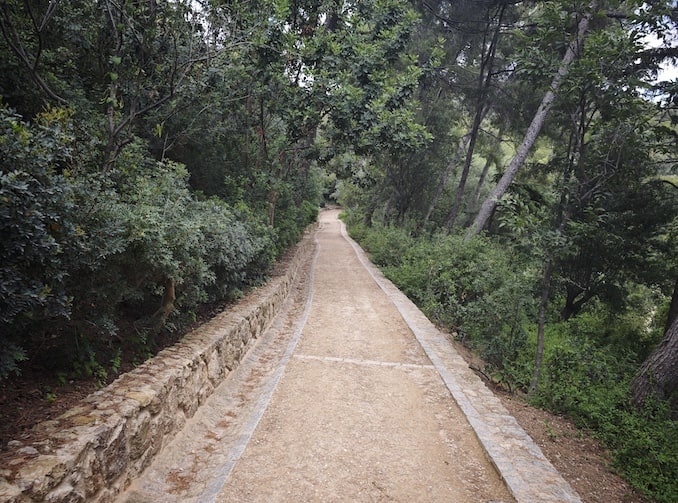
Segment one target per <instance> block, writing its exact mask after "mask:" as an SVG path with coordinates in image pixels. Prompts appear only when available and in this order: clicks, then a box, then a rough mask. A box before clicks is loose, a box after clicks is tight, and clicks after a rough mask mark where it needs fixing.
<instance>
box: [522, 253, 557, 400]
mask: <svg viewBox="0 0 678 503" xmlns="http://www.w3.org/2000/svg"><path fill="white" fill-rule="evenodd" d="M552 275H553V262H551V260H549V261H548V262H547V263H546V267H545V268H544V282H543V284H542V290H541V301H540V303H539V322H538V326H537V351H536V353H535V357H534V372H533V373H532V380H531V381H530V388H529V390H528V395H529V396H532V395H534V393H535V391H537V387H538V386H539V379H540V377H541V366H542V361H543V359H544V330H545V328H546V307H547V305H548V301H549V295H550V293H551V276H552Z"/></svg>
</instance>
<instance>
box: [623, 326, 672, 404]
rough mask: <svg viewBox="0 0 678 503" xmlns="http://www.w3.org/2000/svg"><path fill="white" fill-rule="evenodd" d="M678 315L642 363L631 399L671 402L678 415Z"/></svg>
mask: <svg viewBox="0 0 678 503" xmlns="http://www.w3.org/2000/svg"><path fill="white" fill-rule="evenodd" d="M677 388H678V318H674V320H673V323H671V326H670V327H669V329H668V330H667V331H666V333H665V334H664V337H663V338H662V340H661V341H660V342H659V344H658V345H657V347H656V348H655V350H654V351H652V353H651V354H650V356H648V357H647V359H646V360H645V361H644V362H643V364H642V365H641V367H640V370H638V373H637V374H636V377H635V378H634V379H633V382H632V383H631V393H632V395H631V400H632V402H633V404H634V405H635V406H636V407H639V408H640V407H642V406H643V405H644V404H645V402H646V401H647V400H648V399H650V398H656V399H657V400H659V401H663V402H666V401H668V402H670V406H671V411H672V416H673V417H676V416H677V415H678V393H676V389H677Z"/></svg>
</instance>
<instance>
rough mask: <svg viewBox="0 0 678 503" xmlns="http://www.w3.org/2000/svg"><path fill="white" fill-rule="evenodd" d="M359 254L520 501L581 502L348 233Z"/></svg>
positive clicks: (449, 345) (539, 450) (448, 345)
mask: <svg viewBox="0 0 678 503" xmlns="http://www.w3.org/2000/svg"><path fill="white" fill-rule="evenodd" d="M341 226H342V227H341V232H342V235H343V236H344V238H345V239H346V240H347V241H348V242H349V243H351V245H352V246H353V249H354V250H355V252H356V254H357V256H358V258H359V259H360V261H361V262H362V264H363V265H364V266H365V268H366V269H367V270H368V272H369V273H370V275H371V276H372V278H373V279H374V281H375V282H376V283H377V285H379V287H380V288H381V289H382V290H383V291H384V293H385V294H386V295H387V296H388V297H389V299H391V301H392V302H393V303H394V304H395V306H396V307H397V309H398V311H399V312H400V314H401V316H402V317H403V319H404V320H405V322H406V323H407V325H408V326H409V327H410V330H412V332H413V333H414V335H415V337H416V338H417V340H418V341H419V343H420V344H421V346H422V348H423V349H424V351H425V352H426V354H427V356H428V357H429V359H430V360H431V362H432V363H433V365H434V366H435V368H436V369H437V370H438V372H439V373H440V375H441V377H442V378H443V381H444V382H445V384H446V386H447V388H448V389H449V390H450V393H451V394H452V396H453V397H454V399H455V401H456V402H457V404H458V405H459V407H460V408H461V410H462V411H463V412H464V414H465V415H466V418H467V419H468V422H469V423H470V425H471V427H472V428H473V430H474V431H475V433H476V436H477V437H478V440H479V441H480V444H481V445H482V446H483V449H485V453H486V454H487V456H488V458H489V459H490V461H491V462H492V464H493V465H494V466H495V468H496V469H497V471H498V472H499V475H500V476H501V477H502V478H503V480H504V481H505V483H506V485H507V487H508V489H509V491H510V492H511V494H512V495H513V497H514V498H515V499H516V501H517V502H518V503H535V502H539V503H581V499H580V497H579V495H578V494H577V493H576V492H575V491H574V489H572V487H571V486H570V485H569V484H568V483H567V481H565V479H563V477H562V475H560V473H559V472H558V471H557V470H556V469H555V468H554V467H553V465H552V464H551V463H550V462H549V460H548V459H546V457H545V456H544V454H543V453H542V452H541V449H540V448H539V446H537V444H536V443H535V442H534V440H532V438H531V437H530V436H529V435H527V433H525V430H523V429H522V428H521V427H520V425H519V424H518V422H517V421H516V419H515V418H514V417H513V416H511V415H510V414H509V413H508V411H507V410H506V409H505V408H504V406H503V405H502V403H501V401H500V400H499V399H498V398H497V397H496V396H494V394H493V393H492V392H491V391H490V390H489V389H488V388H487V387H486V386H485V384H484V383H483V382H482V380H481V379H480V378H479V377H478V376H477V375H476V374H475V373H474V372H473V371H472V370H471V369H469V367H468V365H467V364H466V362H465V361H464V359H463V358H462V357H461V356H460V355H459V354H458V353H457V352H456V351H455V349H454V347H453V346H452V344H450V341H449V340H448V339H447V336H446V335H445V334H443V333H442V332H441V331H439V330H438V329H437V328H436V327H435V326H434V325H433V323H431V321H430V320H429V319H428V318H426V316H425V315H424V314H423V313H422V312H421V311H420V310H419V308H418V307H417V306H416V305H415V304H414V303H413V302H412V301H411V300H410V299H408V298H407V297H406V296H405V294H403V293H402V292H401V291H400V290H398V288H396V286H395V285H394V284H393V283H391V281H389V280H388V279H386V278H385V277H384V275H383V274H382V273H381V271H380V270H379V269H378V268H377V267H376V266H374V265H373V264H372V263H371V262H370V261H369V259H368V258H367V256H366V254H365V252H364V251H363V250H362V248H360V246H359V245H358V244H357V243H356V242H355V241H353V240H352V239H351V238H350V237H349V236H348V234H347V233H346V227H345V225H344V224H343V222H342V224H341Z"/></svg>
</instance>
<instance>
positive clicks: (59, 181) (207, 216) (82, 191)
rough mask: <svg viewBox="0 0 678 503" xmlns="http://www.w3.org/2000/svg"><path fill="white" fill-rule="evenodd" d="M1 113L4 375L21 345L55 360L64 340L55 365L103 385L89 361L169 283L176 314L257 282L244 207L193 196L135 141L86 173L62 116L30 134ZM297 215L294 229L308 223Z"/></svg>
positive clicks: (174, 167) (252, 231) (258, 237)
mask: <svg viewBox="0 0 678 503" xmlns="http://www.w3.org/2000/svg"><path fill="white" fill-rule="evenodd" d="M0 114H1V115H0V119H1V120H2V128H3V129H2V132H1V135H0V149H1V150H2V156H3V159H5V161H6V163H5V164H3V167H2V172H0V181H1V184H0V217H1V218H0V225H1V226H2V232H3V236H7V237H8V239H3V241H2V242H1V243H0V258H1V259H2V262H1V263H2V266H1V267H0V279H1V280H2V281H1V282H0V285H1V286H0V332H1V333H2V334H3V335H2V343H1V346H0V350H1V351H0V353H1V355H2V366H1V375H2V376H3V377H6V376H7V375H8V374H9V373H10V372H13V371H16V370H17V365H16V362H18V361H20V360H22V359H24V357H25V352H24V351H23V350H22V348H25V347H30V348H35V347H37V346H43V347H48V348H50V350H52V351H57V352H61V353H63V351H62V349H61V348H63V347H68V346H69V345H71V344H73V341H75V344H74V345H75V346H76V347H78V348H82V349H81V350H80V349H79V350H77V351H72V352H71V356H64V358H55V359H54V361H55V363H57V364H59V365H62V366H63V365H68V362H69V361H70V362H71V363H72V364H73V365H74V367H75V370H76V372H77V373H79V374H81V375H84V376H94V377H96V378H97V379H99V380H100V381H101V382H102V383H103V382H105V381H106V379H107V377H108V371H107V369H106V367H105V366H104V365H102V364H100V363H99V356H97V355H98V354H99V353H100V352H101V351H106V352H110V349H109V348H110V346H111V344H112V341H113V339H112V337H113V336H114V335H116V334H118V333H119V332H120V329H121V324H128V323H129V322H130V318H131V321H139V320H144V319H150V318H151V317H152V316H153V315H154V313H155V312H156V310H157V309H158V307H159V305H160V301H161V297H162V295H163V293H164V290H165V288H166V284H167V281H168V280H171V281H172V282H173V283H174V285H175V286H176V299H175V301H174V303H173V307H174V309H176V310H177V312H179V313H180V312H187V311H190V310H192V309H193V308H195V307H196V306H198V305H199V304H200V303H203V302H215V301H220V300H224V299H228V298H233V297H234V296H237V295H238V292H239V291H241V290H242V289H244V288H245V287H247V286H248V285H252V284H254V283H256V282H259V281H261V279H262V278H263V276H264V275H265V274H266V272H267V270H268V268H269V266H270V264H271V263H272V260H273V259H274V257H275V246H273V242H274V241H273V240H274V233H273V230H272V229H270V228H269V227H267V226H265V225H261V224H259V223H257V220H256V218H254V217H252V216H250V215H248V214H247V211H246V210H242V211H238V212H236V211H234V210H232V209H231V208H230V207H229V206H228V205H227V204H226V203H224V202H223V201H221V200H218V199H216V198H212V199H205V200H200V199H197V198H196V197H195V196H194V195H193V194H192V193H191V191H190V190H189V187H188V183H187V178H188V173H187V171H186V169H185V167H183V166H182V165H180V164H177V163H173V162H171V161H165V162H157V161H153V160H152V159H149V158H148V157H147V155H146V154H145V149H144V144H143V142H139V141H137V142H134V143H132V144H130V146H128V147H127V148H126V149H125V150H124V151H122V152H121V155H119V156H118V158H117V159H116V161H115V164H114V165H113V169H112V170H111V171H110V172H108V173H95V174H87V173H84V172H83V170H82V168H81V166H80V164H79V162H80V159H79V158H78V157H77V156H75V155H71V150H70V144H71V143H70V142H71V141H72V136H71V135H69V134H68V133H69V131H67V130H64V129H63V127H64V124H65V122H64V120H63V119H64V114H61V113H59V112H58V111H56V110H55V111H52V112H50V113H49V114H47V113H46V114H43V115H42V116H41V118H40V125H31V124H28V123H25V122H23V120H22V119H21V117H20V116H18V115H16V114H14V113H12V112H11V111H9V110H8V109H6V108H2V109H0ZM66 126H67V123H66ZM303 211H305V214H304V215H303V218H302V219H301V220H300V222H299V224H302V223H303V224H306V223H307V222H308V221H309V220H310V218H311V216H310V214H311V211H310V209H309V207H308V206H304V207H303ZM272 250H273V251H272ZM10 334H11V335H10ZM149 335H150V337H149V336H145V337H144V339H145V342H144V345H145V344H148V343H151V342H152V335H153V334H149ZM131 338H133V337H131ZM45 340H47V341H49V342H48V343H46V342H45ZM64 354H65V353H64ZM119 365H120V363H119V362H118V363H117V364H115V363H113V364H112V365H111V368H112V369H113V370H114V369H115V367H119ZM114 371H115V370H114Z"/></svg>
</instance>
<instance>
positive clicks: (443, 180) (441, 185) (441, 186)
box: [419, 132, 471, 229]
mask: <svg viewBox="0 0 678 503" xmlns="http://www.w3.org/2000/svg"><path fill="white" fill-rule="evenodd" d="M470 138H471V133H470V132H469V133H466V134H465V135H464V136H463V137H462V138H461V141H460V143H459V147H458V148H457V152H456V153H455V154H454V158H453V159H452V160H451V161H450V162H449V163H448V164H447V166H445V170H444V171H443V173H442V175H440V181H439V182H438V187H437V188H436V192H435V194H434V195H433V198H432V199H431V203H430V204H429V205H428V211H427V212H426V216H425V217H424V220H423V221H422V223H421V225H420V226H419V228H420V229H423V228H424V227H426V224H427V223H428V221H429V219H430V218H431V214H432V213H433V210H434V209H435V207H436V206H437V205H438V201H439V200H440V196H442V195H443V191H444V190H445V186H446V185H447V180H448V179H449V178H450V175H451V174H452V172H453V171H454V169H455V168H456V167H457V165H458V164H459V161H460V160H461V156H462V155H464V152H466V146H467V145H468V142H469V140H470Z"/></svg>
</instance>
